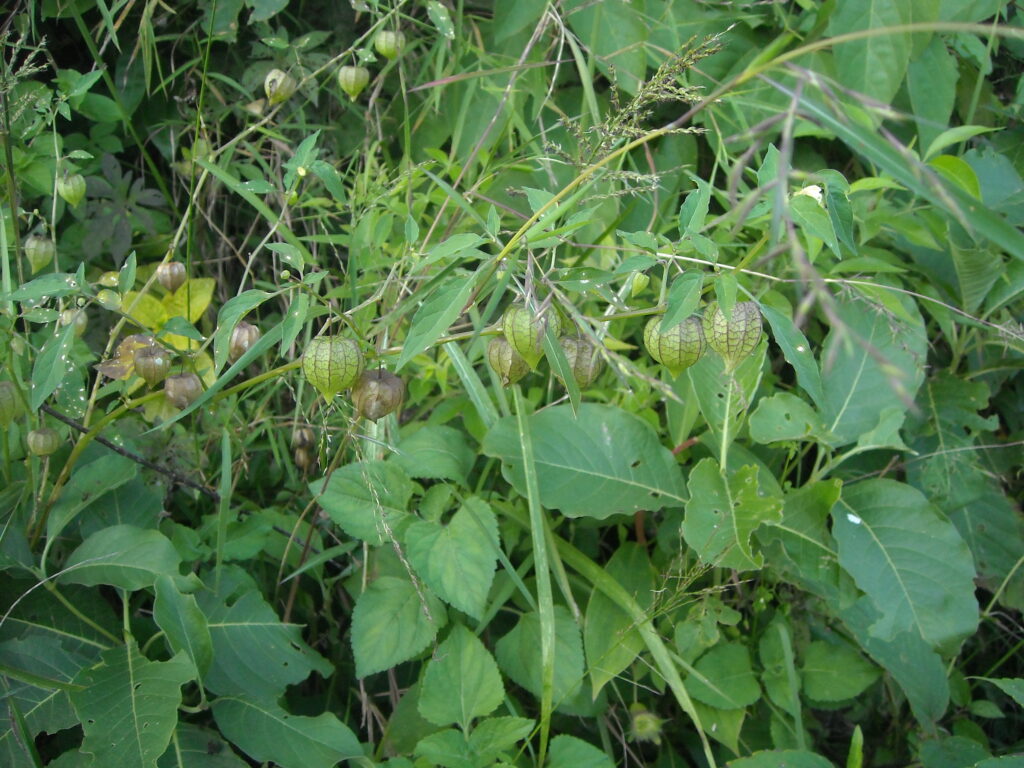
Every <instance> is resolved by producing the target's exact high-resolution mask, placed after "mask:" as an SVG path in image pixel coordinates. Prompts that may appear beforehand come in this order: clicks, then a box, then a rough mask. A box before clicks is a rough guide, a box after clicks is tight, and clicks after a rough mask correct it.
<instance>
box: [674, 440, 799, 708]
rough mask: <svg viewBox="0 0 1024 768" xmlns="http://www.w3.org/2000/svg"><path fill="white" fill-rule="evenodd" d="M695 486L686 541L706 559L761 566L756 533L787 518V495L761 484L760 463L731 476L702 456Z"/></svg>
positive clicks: (731, 565) (686, 523) (693, 480)
mask: <svg viewBox="0 0 1024 768" xmlns="http://www.w3.org/2000/svg"><path fill="white" fill-rule="evenodd" d="M689 486H690V500H689V501H688V502H687V503H686V517H685V518H684V520H683V526H682V532H683V538H685V539H686V543H687V544H689V545H690V546H691V547H692V548H693V549H694V551H695V552H696V553H697V555H698V556H699V557H700V558H701V560H703V561H704V562H706V563H712V564H714V565H718V566H721V567H723V568H736V569H738V570H750V569H756V568H760V567H761V566H762V565H763V564H764V558H763V557H762V556H761V554H760V553H755V552H754V550H753V547H752V546H751V541H750V537H751V535H752V534H753V533H754V531H755V530H757V528H758V527H759V526H761V525H762V524H763V523H769V524H771V523H776V522H778V521H779V520H781V519H782V499H781V498H778V497H776V496H774V495H771V494H770V493H769V492H767V491H766V490H765V489H764V488H761V487H760V485H759V482H758V469H757V467H756V466H753V465H747V466H744V467H741V468H740V469H739V470H737V471H736V472H734V473H733V474H732V475H731V476H730V477H729V478H728V479H726V478H724V477H723V476H722V473H721V471H720V469H719V466H718V462H717V461H715V460H714V459H711V458H707V459H701V461H700V462H699V463H698V464H697V466H695V467H694V468H693V470H692V471H691V472H690V480H689ZM708 703H710V702H708Z"/></svg>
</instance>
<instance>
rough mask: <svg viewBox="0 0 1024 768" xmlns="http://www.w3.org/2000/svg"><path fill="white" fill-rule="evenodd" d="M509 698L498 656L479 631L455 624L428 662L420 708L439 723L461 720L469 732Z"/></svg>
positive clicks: (459, 722) (459, 723)
mask: <svg viewBox="0 0 1024 768" xmlns="http://www.w3.org/2000/svg"><path fill="white" fill-rule="evenodd" d="M504 698H505V687H504V686H503V685H502V683H501V674H500V673H499V672H498V665H497V664H496V663H495V661H494V658H493V657H492V656H491V654H490V653H489V652H488V650H487V649H486V648H485V647H484V644H483V643H481V642H480V641H479V640H478V639H477V637H476V635H474V634H473V633H472V632H470V631H469V630H468V629H466V628H465V627H463V626H461V625H457V626H455V627H453V628H452V631H451V633H449V635H448V638H447V639H446V640H445V641H444V642H443V643H441V645H440V646H438V649H437V652H436V653H435V654H434V658H433V659H431V661H430V663H429V664H428V665H427V671H426V672H425V673H424V675H423V687H422V688H421V689H420V701H419V710H420V714H421V715H423V717H425V718H426V719H427V720H429V721H430V722H432V723H434V724H435V725H449V724H451V723H457V724H458V725H459V726H460V727H461V728H462V730H463V732H464V733H469V726H470V723H471V722H472V721H473V719H474V718H477V717H483V716H484V715H489V714H490V713H491V712H493V711H494V710H495V709H497V708H498V706H499V705H500V704H501V702H502V700H503V699H504Z"/></svg>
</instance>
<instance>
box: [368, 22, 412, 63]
mask: <svg viewBox="0 0 1024 768" xmlns="http://www.w3.org/2000/svg"><path fill="white" fill-rule="evenodd" d="M404 46H405V34H404V33H402V32H392V31H391V30H389V29H382V30H381V31H380V32H378V33H377V36H376V37H374V38H373V47H374V48H376V49H377V53H379V54H380V55H381V56H383V57H384V58H385V59H393V58H395V57H396V56H398V54H399V53H400V52H401V50H402V48H403V47H404Z"/></svg>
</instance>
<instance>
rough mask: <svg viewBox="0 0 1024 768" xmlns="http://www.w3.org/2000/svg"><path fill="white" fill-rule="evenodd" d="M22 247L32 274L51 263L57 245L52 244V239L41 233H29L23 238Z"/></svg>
mask: <svg viewBox="0 0 1024 768" xmlns="http://www.w3.org/2000/svg"><path fill="white" fill-rule="evenodd" d="M23 248H24V250H25V258H26V259H28V265H29V267H31V268H32V274H33V275H34V274H35V273H36V272H38V271H39V270H41V269H43V268H45V267H46V266H48V265H50V264H52V263H53V257H54V255H55V254H56V253H57V247H56V246H55V245H54V244H53V240H51V239H50V238H48V237H44V236H43V235H29V236H28V237H27V238H25V245H24V246H23Z"/></svg>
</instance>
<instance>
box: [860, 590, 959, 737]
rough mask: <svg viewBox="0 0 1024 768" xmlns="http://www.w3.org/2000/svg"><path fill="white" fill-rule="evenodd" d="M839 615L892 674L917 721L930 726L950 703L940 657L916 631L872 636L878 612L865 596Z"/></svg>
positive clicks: (927, 726) (878, 615)
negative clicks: (886, 635)
mask: <svg viewBox="0 0 1024 768" xmlns="http://www.w3.org/2000/svg"><path fill="white" fill-rule="evenodd" d="M841 618H842V619H843V623H844V624H845V625H846V626H847V628H849V630H850V632H851V634H852V635H853V636H854V638H856V640H857V642H858V644H859V645H860V647H861V648H863V649H864V650H865V651H867V652H868V655H870V656H871V658H873V659H874V660H875V661H876V662H878V663H879V664H880V665H881V666H882V667H883V668H884V669H885V670H886V671H887V672H888V673H889V674H890V675H892V678H893V679H894V680H895V681H896V683H897V684H898V685H899V687H900V689H901V690H902V691H903V693H904V694H905V695H906V697H907V701H908V702H909V703H910V709H911V711H912V712H913V713H914V717H916V718H917V721H918V722H919V723H921V725H922V726H924V727H925V728H927V729H932V728H933V727H934V724H935V723H936V722H937V721H938V720H939V719H940V718H941V717H942V716H943V714H945V712H946V707H947V706H948V705H949V681H948V680H947V676H946V664H945V662H943V660H942V657H941V656H939V654H937V653H935V651H933V650H932V649H931V648H930V647H929V646H928V644H927V643H926V642H925V641H924V640H923V639H921V636H920V635H919V634H918V633H917V632H901V633H899V634H897V635H896V636H895V637H893V639H892V640H882V639H880V638H877V637H873V636H872V635H871V632H870V628H871V627H872V626H874V624H876V623H877V622H878V620H879V618H880V614H879V613H878V611H877V610H876V609H875V608H874V607H873V606H872V604H871V600H870V598H868V597H863V598H861V599H860V600H858V601H857V602H856V603H854V604H853V605H851V606H850V607H849V608H847V609H846V610H844V611H843V612H842V614H841Z"/></svg>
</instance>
